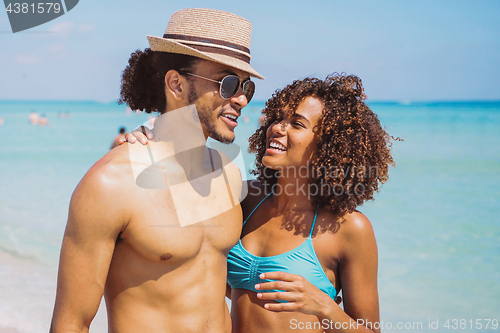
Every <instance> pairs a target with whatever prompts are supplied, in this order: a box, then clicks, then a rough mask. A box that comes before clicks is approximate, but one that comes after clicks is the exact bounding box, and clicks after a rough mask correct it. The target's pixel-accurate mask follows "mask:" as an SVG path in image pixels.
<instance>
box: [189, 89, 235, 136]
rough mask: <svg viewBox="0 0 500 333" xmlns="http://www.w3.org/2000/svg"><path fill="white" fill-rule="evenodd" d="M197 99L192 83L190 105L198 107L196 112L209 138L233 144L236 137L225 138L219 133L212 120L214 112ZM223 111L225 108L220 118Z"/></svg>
mask: <svg viewBox="0 0 500 333" xmlns="http://www.w3.org/2000/svg"><path fill="white" fill-rule="evenodd" d="M197 99H198V96H197V95H196V89H195V88H194V84H193V82H192V81H190V82H189V94H188V103H189V104H195V105H196V110H198V117H199V118H200V122H201V124H202V125H204V126H205V130H206V131H207V134H208V136H209V137H211V138H212V139H214V140H217V141H219V142H222V143H227V144H229V143H232V142H233V141H234V136H233V137H232V138H230V137H225V136H223V135H222V134H221V133H219V132H217V130H216V129H215V126H214V124H213V123H212V120H211V115H212V113H213V111H212V110H211V108H209V107H208V106H206V105H203V104H201V103H199V102H198V101H197ZM222 111H224V108H223V109H222V110H221V113H219V116H220V115H221V114H222Z"/></svg>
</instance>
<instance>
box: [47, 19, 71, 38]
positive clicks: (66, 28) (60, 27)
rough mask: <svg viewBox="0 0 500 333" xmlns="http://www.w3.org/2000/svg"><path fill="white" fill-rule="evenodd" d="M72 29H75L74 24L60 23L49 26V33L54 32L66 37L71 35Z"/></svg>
mask: <svg viewBox="0 0 500 333" xmlns="http://www.w3.org/2000/svg"><path fill="white" fill-rule="evenodd" d="M74 27H75V22H72V21H62V22H59V23H56V24H54V25H53V26H51V27H50V29H49V31H51V32H55V33H57V34H59V35H60V36H63V37H67V36H68V35H69V34H70V33H71V31H72V30H73V28H74Z"/></svg>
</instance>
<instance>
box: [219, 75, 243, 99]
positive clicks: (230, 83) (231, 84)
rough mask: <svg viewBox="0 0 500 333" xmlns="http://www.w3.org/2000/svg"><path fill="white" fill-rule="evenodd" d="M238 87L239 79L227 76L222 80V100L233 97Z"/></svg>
mask: <svg viewBox="0 0 500 333" xmlns="http://www.w3.org/2000/svg"><path fill="white" fill-rule="evenodd" d="M239 87H240V79H239V78H238V77H237V76H234V75H228V76H226V77H224V78H223V79H222V82H221V84H220V95H221V96H222V98H224V99H229V98H231V97H233V96H234V95H235V94H236V93H237V92H238V88H239Z"/></svg>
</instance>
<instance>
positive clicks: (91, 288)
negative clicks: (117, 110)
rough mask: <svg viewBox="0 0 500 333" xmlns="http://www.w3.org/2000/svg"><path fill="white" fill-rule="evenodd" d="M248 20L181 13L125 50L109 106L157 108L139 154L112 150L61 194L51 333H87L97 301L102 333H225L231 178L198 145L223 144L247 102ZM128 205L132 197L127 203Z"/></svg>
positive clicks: (233, 202)
mask: <svg viewBox="0 0 500 333" xmlns="http://www.w3.org/2000/svg"><path fill="white" fill-rule="evenodd" d="M250 35H251V26H250V22H248V21H246V20H244V19H243V18H241V17H239V16H236V15H234V14H231V13H226V12H221V11H215V10H207V9H185V10H181V11H179V12H176V13H174V14H173V15H172V17H171V18H170V20H169V23H168V26H167V29H166V32H165V35H164V36H163V38H159V37H152V36H148V39H149V43H150V47H151V49H146V50H145V51H144V52H141V51H136V52H135V53H134V54H132V57H131V59H130V60H129V66H128V67H127V68H126V69H125V71H124V73H123V77H122V91H121V101H124V102H126V103H127V104H128V105H129V106H130V107H131V108H132V109H135V110H137V109H141V110H145V111H146V112H151V111H158V112H161V115H160V116H158V117H157V120H156V121H155V127H154V130H153V133H154V136H155V139H154V140H151V141H150V143H149V144H148V145H147V146H141V145H130V144H125V145H122V146H120V147H116V148H115V149H112V150H111V151H110V152H109V153H108V154H106V155H105V156H104V157H103V158H102V159H101V160H99V161H98V162H97V163H96V164H95V165H94V166H93V167H92V168H91V169H90V170H89V171H88V173H87V174H86V175H85V176H84V178H83V179H82V181H81V182H80V184H79V185H78V186H77V188H76V189H75V192H74V193H73V196H72V199H71V204H70V210H69V216H68V223H67V227H66V231H65V235H64V240H63V244H62V249H61V258H60V265H59V276H58V286H57V296H56V304H55V308H54V316H53V319H52V325H51V332H87V331H88V330H89V326H90V323H91V321H92V319H93V317H94V315H95V313H96V312H97V309H98V307H99V303H100V300H101V297H102V295H103V294H104V296H105V300H106V306H107V312H108V326H109V331H110V332H134V333H136V332H230V331H231V324H230V317H229V311H228V309H227V306H226V304H225V299H224V296H225V289H226V259H227V254H228V252H229V250H230V248H231V247H232V246H233V245H234V244H236V242H237V241H238V238H239V236H240V232H241V221H242V214H241V209H240V205H239V201H238V200H240V199H241V197H240V192H241V188H242V184H241V175H240V174H239V171H238V169H237V167H236V166H235V165H234V164H233V163H231V161H230V160H228V158H227V157H226V156H224V155H222V154H218V153H217V152H215V151H212V150H209V149H207V148H206V147H205V144H204V143H205V141H206V139H207V138H208V137H209V136H210V137H212V138H214V139H217V140H219V141H221V142H232V140H234V128H235V127H236V125H237V118H238V117H239V115H240V114H241V109H242V108H243V107H245V106H246V105H247V103H248V102H249V100H250V99H251V97H252V95H253V88H254V85H253V82H252V81H250V80H249V78H250V76H254V77H258V78H263V77H262V76H260V74H258V73H257V72H256V71H255V70H254V69H253V68H252V67H251V66H250V64H249V61H250V54H249V46H250ZM137 198H139V199H137Z"/></svg>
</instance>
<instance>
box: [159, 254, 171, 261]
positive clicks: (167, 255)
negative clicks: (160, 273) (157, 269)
mask: <svg viewBox="0 0 500 333" xmlns="http://www.w3.org/2000/svg"><path fill="white" fill-rule="evenodd" d="M170 258H172V254H171V253H165V254H164V255H162V256H161V257H160V260H163V261H165V260H168V259H170Z"/></svg>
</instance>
